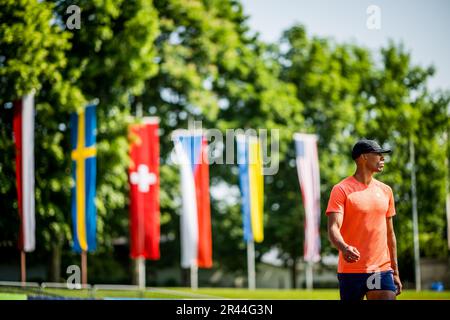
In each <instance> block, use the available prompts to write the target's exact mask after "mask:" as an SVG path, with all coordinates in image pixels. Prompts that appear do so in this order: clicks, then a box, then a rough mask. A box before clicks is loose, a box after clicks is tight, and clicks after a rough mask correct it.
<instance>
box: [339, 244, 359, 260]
mask: <svg viewBox="0 0 450 320" xmlns="http://www.w3.org/2000/svg"><path fill="white" fill-rule="evenodd" d="M342 256H343V257H344V259H345V261H347V262H349V263H353V262H356V261H358V260H359V258H360V256H361V255H360V253H359V251H358V249H356V248H355V247H352V246H346V247H345V249H344V250H342Z"/></svg>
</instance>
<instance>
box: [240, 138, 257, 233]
mask: <svg viewBox="0 0 450 320" xmlns="http://www.w3.org/2000/svg"><path fill="white" fill-rule="evenodd" d="M236 141H237V157H238V165H239V184H240V188H241V193H242V220H243V227H244V240H245V241H246V242H248V241H249V240H253V241H255V242H262V241H263V240H264V223H263V212H264V176H263V166H262V156H261V147H260V143H259V141H258V138H257V137H252V136H248V137H246V136H243V135H240V136H237V138H236Z"/></svg>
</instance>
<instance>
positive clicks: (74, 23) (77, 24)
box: [66, 4, 81, 30]
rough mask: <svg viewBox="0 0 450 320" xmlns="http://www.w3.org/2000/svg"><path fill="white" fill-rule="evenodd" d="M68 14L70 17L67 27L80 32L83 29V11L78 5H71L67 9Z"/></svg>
mask: <svg viewBox="0 0 450 320" xmlns="http://www.w3.org/2000/svg"><path fill="white" fill-rule="evenodd" d="M66 13H67V14H70V16H69V17H68V18H67V20H66V27H67V29H69V30H74V29H77V30H80V28H81V9H80V7H79V6H77V5H74V4H72V5H70V6H68V7H67V9H66Z"/></svg>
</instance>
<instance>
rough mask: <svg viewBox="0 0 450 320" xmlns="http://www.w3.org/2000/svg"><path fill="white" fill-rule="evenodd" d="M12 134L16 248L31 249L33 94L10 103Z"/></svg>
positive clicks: (33, 207)
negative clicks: (17, 228)
mask: <svg viewBox="0 0 450 320" xmlns="http://www.w3.org/2000/svg"><path fill="white" fill-rule="evenodd" d="M13 133H14V141H15V146H16V180H17V196H18V205H19V215H20V221H21V225H20V231H19V249H20V250H22V251H25V252H31V251H34V249H35V203H34V94H29V95H27V96H25V97H23V98H22V99H20V100H17V101H14V119H13Z"/></svg>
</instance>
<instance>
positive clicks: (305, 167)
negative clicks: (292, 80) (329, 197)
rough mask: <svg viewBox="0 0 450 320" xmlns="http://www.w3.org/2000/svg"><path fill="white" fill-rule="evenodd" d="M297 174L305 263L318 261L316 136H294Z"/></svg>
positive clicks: (318, 210) (318, 214)
mask: <svg viewBox="0 0 450 320" xmlns="http://www.w3.org/2000/svg"><path fill="white" fill-rule="evenodd" d="M294 140H295V150H296V161H297V172H298V178H299V181H300V188H301V191H302V199H303V206H304V208H305V243H304V251H303V252H304V253H303V257H304V260H305V261H308V262H317V261H319V260H320V233H319V228H320V170H319V156H318V152H317V136H316V135H314V134H304V133H296V134H295V135H294Z"/></svg>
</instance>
